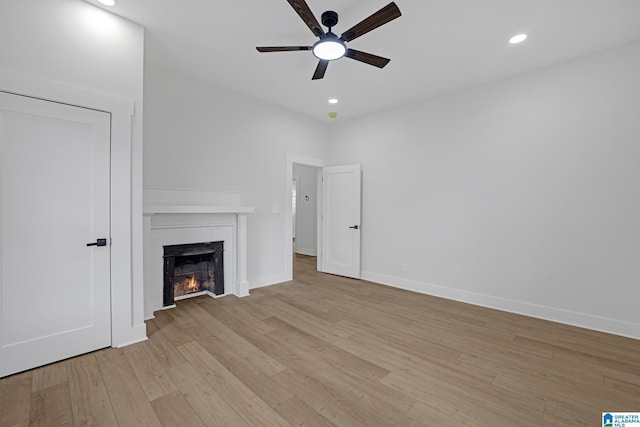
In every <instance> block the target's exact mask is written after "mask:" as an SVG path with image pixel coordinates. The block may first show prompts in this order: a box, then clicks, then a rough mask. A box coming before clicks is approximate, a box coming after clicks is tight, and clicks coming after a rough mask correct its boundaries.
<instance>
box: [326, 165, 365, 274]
mask: <svg viewBox="0 0 640 427" xmlns="http://www.w3.org/2000/svg"><path fill="white" fill-rule="evenodd" d="M322 188H323V191H322V203H323V204H322V211H323V212H322V271H324V272H325V273H331V274H338V275H340V276H347V277H353V278H360V206H361V172H360V165H344V166H331V167H326V168H323V170H322Z"/></svg>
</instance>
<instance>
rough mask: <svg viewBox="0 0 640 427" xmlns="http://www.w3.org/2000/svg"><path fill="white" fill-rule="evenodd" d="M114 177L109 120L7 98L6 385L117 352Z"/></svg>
mask: <svg viewBox="0 0 640 427" xmlns="http://www.w3.org/2000/svg"><path fill="white" fill-rule="evenodd" d="M109 168H110V115H109V114H108V113H104V112H99V111H94V110H89V109H85V108H80V107H74V106H69V105H64V104H59V103H55V102H49V101H44V100H40V99H34V98H28V97H23V96H18V95H12V94H8V93H4V92H0V377H3V376H6V375H10V374H12V373H16V372H20V371H23V370H26V369H30V368H33V367H36V366H40V365H44V364H47V363H51V362H54V361H57V360H61V359H65V358H68V357H71V356H75V355H78V354H82V353H85V352H89V351H93V350H96V349H99V348H104V347H108V346H109V345H110V344H111V316H110V310H111V300H110V267H109V264H110V247H109V243H110V237H109V236H110V233H109V196H110V193H109V192H110V189H109V181H110V175H109ZM97 239H106V243H107V246H105V247H101V246H91V247H88V246H87V244H88V243H92V242H96V241H97Z"/></svg>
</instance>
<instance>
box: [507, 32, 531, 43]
mask: <svg viewBox="0 0 640 427" xmlns="http://www.w3.org/2000/svg"><path fill="white" fill-rule="evenodd" d="M526 39H527V35H526V34H517V35H515V36H513V37H511V38H510V39H509V43H511V44H518V43H522V42H523V41H525V40H526Z"/></svg>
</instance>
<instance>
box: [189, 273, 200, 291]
mask: <svg viewBox="0 0 640 427" xmlns="http://www.w3.org/2000/svg"><path fill="white" fill-rule="evenodd" d="M187 288H188V289H189V291H191V292H193V291H197V290H198V282H196V276H191V279H189V284H188V285H187Z"/></svg>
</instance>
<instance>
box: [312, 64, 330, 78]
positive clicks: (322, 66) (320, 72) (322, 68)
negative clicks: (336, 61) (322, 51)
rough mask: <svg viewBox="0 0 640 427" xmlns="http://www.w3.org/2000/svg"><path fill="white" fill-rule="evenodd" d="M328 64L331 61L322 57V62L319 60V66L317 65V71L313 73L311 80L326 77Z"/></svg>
mask: <svg viewBox="0 0 640 427" xmlns="http://www.w3.org/2000/svg"><path fill="white" fill-rule="evenodd" d="M327 65H329V61H325V60H324V59H321V60H320V62H318V66H317V67H316V72H315V73H313V77H311V80H318V79H321V78H323V77H324V73H325V72H326V71H327Z"/></svg>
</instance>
